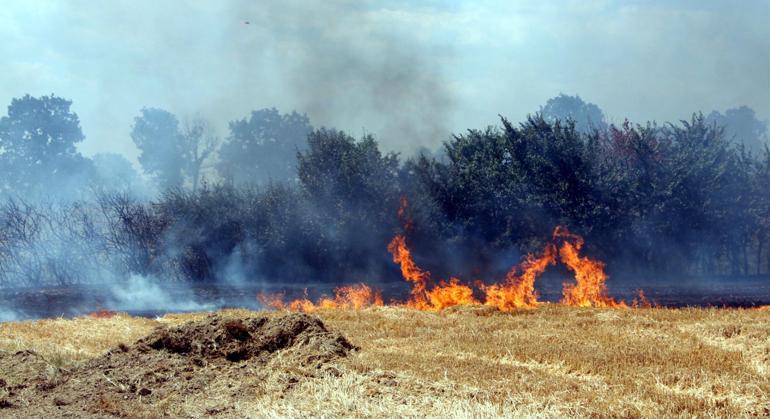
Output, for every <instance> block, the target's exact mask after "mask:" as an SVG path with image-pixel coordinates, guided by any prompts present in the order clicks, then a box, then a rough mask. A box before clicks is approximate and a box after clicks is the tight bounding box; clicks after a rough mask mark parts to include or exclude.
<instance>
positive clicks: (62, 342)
mask: <svg viewBox="0 0 770 419" xmlns="http://www.w3.org/2000/svg"><path fill="white" fill-rule="evenodd" d="M405 209H406V201H404V202H403V205H402V209H401V211H400V212H399V214H400V216H401V218H402V221H403V226H404V227H403V230H402V232H401V233H399V234H396V236H395V237H394V238H393V239H392V240H391V242H390V244H389V246H388V251H389V252H390V253H391V255H392V258H393V261H394V262H395V263H396V264H398V266H399V267H400V271H401V274H402V275H403V278H404V279H405V281H406V283H407V284H410V285H411V291H410V292H409V295H408V297H407V299H406V300H404V301H398V300H390V301H387V302H386V300H385V299H384V298H383V296H382V295H381V292H380V291H378V290H376V289H374V288H372V287H370V286H369V285H367V284H353V285H348V286H340V287H338V288H337V289H336V290H335V292H334V294H333V296H322V297H320V298H317V299H314V300H311V299H310V298H309V297H307V295H306V296H305V297H303V298H298V299H285V298H284V295H283V294H280V293H279V294H259V295H257V299H258V300H259V301H260V302H261V304H262V305H263V306H265V307H266V308H272V310H268V311H249V310H245V309H238V310H233V309H231V310H223V311H218V312H216V313H203V312H201V313H187V314H168V315H165V316H162V317H156V318H154V319H149V318H143V317H132V316H130V315H127V314H120V313H116V312H114V311H110V310H100V311H96V312H93V313H91V314H89V315H87V316H81V317H76V318H73V319H64V318H58V319H46V320H36V321H28V322H15V323H0V371H2V373H1V374H2V375H0V416H19V417H30V416H33V417H56V416H69V415H78V416H94V417H104V416H116V417H161V416H172V417H199V416H207V415H211V416H223V417H276V416H288V417H300V416H308V414H310V415H311V416H326V417H328V416H333V417H338V416H365V417H375V416H398V417H423V416H431V417H467V416H475V417H499V416H509V417H519V416H531V415H537V416H558V417H561V416H565V415H566V416H594V415H598V416H632V417H638V416H644V417H658V416H663V415H665V416H672V415H673V416H688V417H689V416H693V415H702V416H739V415H740V416H746V415H760V416H764V415H770V396H768V394H770V384H769V383H770V380H768V378H769V377H768V375H769V374H770V322H768V320H770V317H768V316H770V311H768V310H766V309H765V308H766V307H760V308H758V309H757V308H755V309H738V308H666V307H662V306H659V305H657V304H654V303H651V302H649V301H648V300H647V299H646V298H645V295H644V293H643V292H642V291H641V290H639V291H638V295H637V297H636V298H635V299H633V300H632V301H623V300H619V299H616V298H613V297H612V296H610V293H609V290H608V287H607V284H606V281H607V274H606V273H605V271H604V264H603V263H602V262H600V261H597V260H593V259H591V258H589V257H587V256H585V255H583V254H581V251H582V249H583V246H584V241H583V239H582V238H581V237H580V236H578V235H576V234H573V233H570V232H569V231H567V230H566V229H564V228H562V227H557V228H556V229H555V230H554V232H553V235H552V239H551V241H550V242H549V243H548V244H546V245H545V247H544V248H543V249H542V251H541V252H540V253H539V254H531V255H528V256H526V257H525V258H524V259H523V261H522V262H521V263H520V264H519V265H518V266H514V267H512V268H511V269H510V271H509V272H508V273H507V275H506V276H505V278H503V279H502V280H501V281H481V280H478V281H473V282H464V281H461V280H460V279H458V278H454V277H450V278H449V279H447V280H442V279H438V278H433V277H432V274H431V273H430V272H429V271H427V270H424V269H423V268H421V267H420V266H418V264H417V263H416V262H415V259H414V257H413V256H412V253H411V251H410V249H409V246H408V243H407V238H408V234H409V232H410V230H411V222H410V221H409V219H408V218H407V217H406V216H405V212H406V211H405ZM556 264H562V265H563V267H565V268H566V270H568V271H569V272H571V273H572V274H573V279H571V280H567V281H565V282H564V284H563V287H562V290H561V294H562V297H561V299H560V300H559V301H558V302H557V303H549V302H544V301H541V300H540V298H539V295H538V292H537V290H536V287H535V284H536V281H537V280H538V278H540V277H541V276H542V274H543V273H544V272H546V270H547V269H548V268H549V267H551V266H553V265H556Z"/></svg>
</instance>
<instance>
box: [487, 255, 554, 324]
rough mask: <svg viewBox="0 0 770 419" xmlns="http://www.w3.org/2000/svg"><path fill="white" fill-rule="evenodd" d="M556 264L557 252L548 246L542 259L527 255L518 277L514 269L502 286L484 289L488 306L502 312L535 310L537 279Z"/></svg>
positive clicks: (491, 286) (495, 285) (497, 285)
mask: <svg viewBox="0 0 770 419" xmlns="http://www.w3.org/2000/svg"><path fill="white" fill-rule="evenodd" d="M555 263H556V250H555V248H554V247H553V246H552V245H548V246H546V248H545V251H544V252H543V254H542V255H541V256H540V257H535V256H533V255H527V258H526V259H525V260H524V262H523V263H522V267H521V269H522V273H521V275H517V269H516V267H513V268H512V269H511V270H510V271H509V272H508V274H507V275H506V276H505V282H504V283H502V284H493V285H490V286H486V287H483V289H484V292H485V293H486V304H487V305H491V306H495V307H497V308H498V309H500V310H501V311H511V310H513V309H516V308H535V307H537V305H538V304H539V303H538V301H537V292H536V291H535V279H537V277H538V276H539V275H540V274H542V273H543V272H545V270H546V268H548V266H549V265H554V264H555Z"/></svg>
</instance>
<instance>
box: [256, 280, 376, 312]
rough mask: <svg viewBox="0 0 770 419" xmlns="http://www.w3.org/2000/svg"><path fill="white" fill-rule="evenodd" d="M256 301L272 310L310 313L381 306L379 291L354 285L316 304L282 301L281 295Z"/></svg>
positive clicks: (258, 296) (361, 285) (264, 297)
mask: <svg viewBox="0 0 770 419" xmlns="http://www.w3.org/2000/svg"><path fill="white" fill-rule="evenodd" d="M257 300H259V302H261V303H262V304H263V305H264V306H266V307H270V308H274V309H288V310H291V311H303V312H305V313H310V312H313V311H316V310H318V309H334V308H348V309H356V310H358V309H362V308H366V307H373V306H382V305H383V301H382V295H381V293H380V292H379V291H375V290H372V289H371V288H370V287H369V286H368V285H366V284H355V285H350V286H344V287H338V288H335V289H334V298H329V297H326V296H324V297H321V298H320V299H319V300H318V301H317V302H315V303H314V302H313V301H311V300H310V299H309V298H308V297H307V290H305V297H304V298H299V299H296V300H292V301H289V302H288V303H287V302H285V301H284V300H283V295H282V294H263V293H259V294H257Z"/></svg>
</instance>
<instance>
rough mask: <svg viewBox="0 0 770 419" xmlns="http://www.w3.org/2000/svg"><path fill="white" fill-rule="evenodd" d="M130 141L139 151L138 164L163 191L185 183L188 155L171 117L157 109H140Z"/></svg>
mask: <svg viewBox="0 0 770 419" xmlns="http://www.w3.org/2000/svg"><path fill="white" fill-rule="evenodd" d="M131 139H132V140H133V141H134V144H136V146H137V148H139V150H140V151H141V154H140V155H139V163H141V165H142V168H143V169H144V171H145V173H147V174H149V175H151V176H153V177H154V178H155V179H156V181H157V182H158V184H159V186H160V187H161V188H162V189H171V188H178V187H181V186H183V184H184V170H185V169H186V168H187V167H188V157H189V156H188V155H187V149H186V147H185V143H184V139H183V138H182V136H181V135H180V133H179V121H178V120H177V118H176V116H174V114H172V113H170V112H168V111H165V110H163V109H157V108H143V109H142V111H141V115H140V116H138V117H136V118H134V125H133V127H132V129H131Z"/></svg>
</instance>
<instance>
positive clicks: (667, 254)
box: [0, 0, 770, 319]
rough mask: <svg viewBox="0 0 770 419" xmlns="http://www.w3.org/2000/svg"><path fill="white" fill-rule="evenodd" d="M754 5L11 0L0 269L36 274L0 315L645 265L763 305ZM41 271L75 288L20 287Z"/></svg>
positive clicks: (582, 276) (532, 295)
mask: <svg viewBox="0 0 770 419" xmlns="http://www.w3.org/2000/svg"><path fill="white" fill-rule="evenodd" d="M768 12H770V5H769V4H767V3H766V2H760V1H746V2H742V3H741V5H740V7H734V6H729V5H727V4H726V3H723V2H694V1H680V2H663V1H649V2H637V1H632V2H628V1H593V2H585V1H561V2H558V3H550V4H547V5H539V6H533V5H532V4H531V3H530V2H524V1H521V2H502V1H482V2H470V1H453V2H438V1H412V2H408V1H397V2H385V1H352V0H332V1H300V0H289V1H285V2H253V1H245V0H244V1H240V0H233V1H221V2H194V3H189V2H181V1H166V2H161V3H159V4H158V3H157V2H149V1H122V0H119V1H112V2H108V3H105V4H101V5H94V4H91V3H89V2H85V1H76V0H73V1H63V2H55V1H42V2H37V3H35V4H34V5H31V4H30V3H29V2H17V1H14V2H10V3H9V4H7V5H6V7H4V8H3V9H2V10H1V11H0V36H3V39H4V40H5V41H6V42H3V43H2V45H1V46H0V54H3V57H4V64H5V65H4V68H3V74H2V76H0V104H3V103H8V106H7V110H6V112H5V113H1V112H0V289H4V290H7V289H13V288H17V287H25V288H27V289H28V290H32V291H31V292H30V295H27V296H25V298H18V296H16V295H12V296H11V297H9V298H7V300H8V301H11V302H12V303H11V304H0V306H3V307H2V308H3V309H1V310H0V317H2V318H6V319H8V318H12V317H19V316H22V315H24V316H27V315H29V316H35V314H25V313H26V312H25V311H24V310H17V309H16V308H19V307H5V305H9V306H13V305H21V306H26V307H21V308H22V309H24V308H26V309H29V308H31V307H34V306H42V308H44V309H45V310H46V311H44V313H48V312H49V311H48V310H56V312H59V313H64V312H65V309H66V312H68V313H70V312H74V313H79V312H81V311H83V310H82V307H81V306H80V305H78V304H80V303H82V302H85V304H90V305H99V304H105V305H110V307H109V308H113V309H120V310H124V309H125V310H130V309H132V308H133V309H135V310H150V311H152V310H153V307H159V308H160V309H165V310H171V309H182V308H183V307H187V308H192V307H199V308H200V307H211V306H212V304H213V306H219V305H226V304H228V303H229V304H233V303H234V302H233V300H232V299H228V298H230V297H224V296H222V295H220V294H218V292H219V291H217V292H213V291H212V289H213V288H216V287H220V286H222V287H225V286H227V287H232V286H235V285H238V286H245V287H251V288H252V290H251V291H249V296H248V301H249V304H244V303H243V301H244V300H243V295H244V294H238V295H237V298H238V300H237V304H238V305H250V304H257V302H256V299H254V298H253V297H254V294H255V293H256V292H252V291H274V290H275V288H278V287H281V288H289V289H293V290H294V291H297V290H302V289H304V288H306V287H309V288H311V291H310V293H309V294H310V295H305V296H298V295H290V296H287V302H286V303H285V304H287V305H289V306H291V305H292V302H291V300H294V299H295V297H300V298H299V299H297V300H295V301H300V302H305V303H306V304H305V305H306V306H312V305H313V304H320V305H323V304H324V303H323V302H324V301H331V300H330V299H329V298H330V297H329V296H327V298H326V299H324V297H323V296H321V295H313V294H314V290H315V291H316V292H315V294H320V293H321V292H322V291H321V290H325V291H326V292H327V293H328V292H330V291H331V290H333V289H334V288H335V287H338V286H342V287H343V288H340V290H368V291H367V292H369V293H370V294H371V296H375V295H379V294H377V292H378V291H379V288H386V290H385V292H384V294H383V295H382V299H383V301H390V300H391V298H396V299H398V300H400V301H405V300H404V298H406V297H409V298H410V300H409V301H411V302H412V303H414V305H416V306H420V307H423V308H426V309H436V310H438V309H442V308H444V307H447V306H453V305H458V304H460V303H461V302H462V303H463V304H472V303H475V302H479V301H482V302H483V301H486V302H489V303H490V304H493V305H498V306H500V307H505V308H506V309H507V308H511V307H513V308H521V307H535V306H537V304H539V303H540V302H541V301H540V300H538V299H537V298H538V292H540V293H541V294H540V295H542V296H548V297H544V298H547V299H548V300H549V301H555V300H558V299H559V298H561V300H559V301H562V302H565V303H569V304H574V305H581V306H585V305H590V306H625V305H627V304H632V302H631V298H635V297H631V292H635V291H636V288H645V287H644V285H645V284H650V283H652V282H655V283H656V284H657V286H659V287H660V288H659V289H663V291H661V293H663V294H666V295H665V296H661V301H664V303H665V304H670V305H676V306H680V305H687V304H702V305H708V304H728V305H740V306H754V305H761V304H766V303H767V302H770V293H768V292H767V291H766V288H763V287H764V284H765V282H762V281H764V279H765V278H766V277H767V276H768V275H770V188H769V187H768V185H770V148H768V138H769V137H768V123H767V118H768V117H769V116H770V102H768V100H767V98H768V95H767V93H768V92H767V91H766V89H765V88H766V86H769V85H770V83H768V81H770V71H768V70H770V52H769V51H770V48H768V47H770V29H768V27H767V25H766V24H765V22H764V19H763V17H764V16H767V15H768ZM4 101H7V102H4ZM362 231H365V234H362ZM565 246H567V247H569V246H572V247H574V249H573V250H569V249H566V248H565ZM556 249H559V250H558V252H559V254H558V255H557V254H556V253H557V250H556ZM564 252H568V253H570V254H571V255H565V254H563V253H564ZM557 256H558V257H557ZM586 267H588V268H590V269H586ZM585 272H589V273H590V275H589V274H586V273H585ZM565 278H574V280H575V281H576V283H577V284H575V287H574V288H569V287H568V286H565V287H564V288H563V289H562V284H563V283H564V282H565V281H567V280H566V279H565ZM403 279H406V280H407V281H408V282H411V283H412V284H413V285H414V288H413V289H412V290H411V291H410V290H409V289H408V288H410V287H409V286H407V285H408V284H405V283H404V282H403ZM685 279H686V281H685ZM739 280H742V281H744V282H742V283H743V284H744V285H743V288H742V289H741V290H740V291H738V290H736V291H734V292H732V293H731V294H730V295H724V296H723V295H722V293H721V291H718V290H721V289H722V288H721V287H724V286H726V285H725V284H728V283H729V284H737V283H738V281H739ZM548 281H551V284H550V285H549V284H548ZM581 281H582V282H581ZM568 282H569V281H568ZM359 283H361V284H359ZM159 284H163V285H164V287H160V285H159ZM746 284H748V285H746ZM166 285H169V288H173V287H175V286H176V288H177V289H175V290H170V289H165V286H166ZM194 285H196V286H197V285H199V286H200V287H199V288H195V289H194V290H193V288H194ZM399 285H400V286H399ZM675 285H679V287H678V288H676V287H675ZM51 287H53V288H57V289H58V290H57V291H51V292H54V293H59V294H56V295H59V296H60V298H59V299H58V301H60V304H62V305H65V304H64V300H67V299H68V298H69V300H68V301H71V302H72V303H71V304H69V305H67V307H61V308H60V307H54V308H53V309H52V308H51V307H49V306H48V305H47V303H46V302H45V301H43V304H39V302H40V301H41V300H40V298H41V292H42V291H41V290H42V289H47V288H51ZM78 287H85V288H84V289H80V288H78ZM89 287H90V288H89ZM94 287H95V288H94ZM262 288H264V289H262ZM61 289H64V290H65V291H61ZM683 290H686V291H688V292H691V293H690V294H687V293H686V292H683ZM763 290H764V291H763ZM172 291H173V292H172ZM457 291H461V292H460V293H459V294H462V298H459V297H458V295H459V294H458V292H457ZM223 292H224V291H223ZM228 292H229V291H228ZM228 292H225V295H227V296H232V295H233V294H228ZM239 292H240V291H239ZM62 293H63V294H62ZM99 293H102V294H105V293H106V294H107V295H97V294H99ZM180 293H181V294H180ZM289 293H291V291H289ZM200 294H205V295H209V297H210V298H209V300H207V301H193V300H196V297H197V296H198V295H200ZM214 294H215V295H214ZM43 295H44V296H45V295H47V294H44V293H43ZM63 295H67V297H66V298H65V297H63ZM559 295H560V297H559ZM634 295H636V294H634ZM714 295H716V296H717V298H716V299H715V298H713V296H714ZM180 296H181V297H180ZM446 296H450V297H451V298H449V299H448V300H445V299H444V297H446ZM554 296H556V297H554ZM2 297H3V295H2V293H0V302H2ZM220 297H221V298H220ZM482 297H483V298H482ZM173 300H177V301H175V302H174V304H172V301H173ZM439 300H440V301H439ZM180 301H181V302H180ZM270 301H272V302H276V303H280V304H279V305H281V304H284V303H283V302H282V300H279V299H273V300H270ZM377 301H379V300H377ZM97 302H98V304H97ZM102 302H104V303H102ZM307 303H310V304H309V305H308V304H307ZM89 308H90V307H89ZM35 312H36V313H40V311H35Z"/></svg>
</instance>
